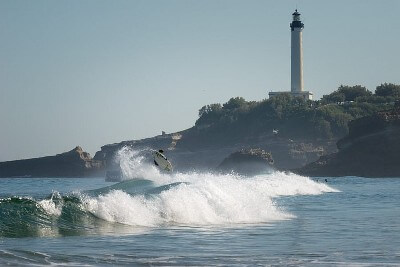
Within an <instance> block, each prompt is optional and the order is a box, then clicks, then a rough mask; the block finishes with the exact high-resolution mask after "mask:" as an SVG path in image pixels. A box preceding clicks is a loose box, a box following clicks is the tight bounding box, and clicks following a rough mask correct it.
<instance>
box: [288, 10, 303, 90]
mask: <svg viewBox="0 0 400 267" xmlns="http://www.w3.org/2000/svg"><path fill="white" fill-rule="evenodd" d="M292 16H293V21H292V23H290V30H291V58H290V59H291V92H292V93H294V94H296V93H299V92H303V29H304V24H303V23H302V22H301V20H300V13H299V12H297V9H296V11H295V12H294V13H293V14H292Z"/></svg>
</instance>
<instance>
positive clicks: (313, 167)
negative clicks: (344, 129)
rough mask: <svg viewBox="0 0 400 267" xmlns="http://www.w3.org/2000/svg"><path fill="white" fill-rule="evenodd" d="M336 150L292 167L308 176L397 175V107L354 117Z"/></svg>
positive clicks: (399, 142)
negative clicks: (300, 165)
mask: <svg viewBox="0 0 400 267" xmlns="http://www.w3.org/2000/svg"><path fill="white" fill-rule="evenodd" d="M337 146H338V149H339V151H338V152H337V153H334V154H331V155H327V156H322V157H321V158H320V159H319V160H317V161H315V162H313V163H310V164H308V165H306V166H304V167H302V168H300V169H297V170H295V171H294V172H297V173H299V174H303V175H309V176H361V177H400V107H397V108H395V109H393V110H391V111H386V112H379V113H377V114H375V115H373V116H369V117H363V118H360V119H358V120H354V121H353V122H351V123H350V124H349V134H348V136H346V137H345V138H343V139H341V140H339V141H338V142H337Z"/></svg>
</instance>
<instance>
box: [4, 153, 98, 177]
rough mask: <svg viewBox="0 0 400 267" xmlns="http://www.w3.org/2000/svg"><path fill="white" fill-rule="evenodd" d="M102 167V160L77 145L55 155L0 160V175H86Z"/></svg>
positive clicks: (90, 174)
mask: <svg viewBox="0 0 400 267" xmlns="http://www.w3.org/2000/svg"><path fill="white" fill-rule="evenodd" d="M103 169H104V164H103V162H102V161H98V160H93V159H92V157H91V156H90V154H89V153H87V152H85V151H83V149H82V148H81V147H80V146H77V147H75V148H74V149H72V150H71V151H68V152H65V153H61V154H57V155H55V156H48V157H41V158H33V159H25V160H14V161H6V162H0V177H87V176H94V175H102V173H101V172H102V171H103Z"/></svg>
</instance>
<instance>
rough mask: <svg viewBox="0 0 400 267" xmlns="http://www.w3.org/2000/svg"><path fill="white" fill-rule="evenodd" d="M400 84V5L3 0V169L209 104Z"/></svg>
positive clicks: (181, 117) (357, 0) (145, 131)
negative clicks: (295, 86) (293, 77)
mask: <svg viewBox="0 0 400 267" xmlns="http://www.w3.org/2000/svg"><path fill="white" fill-rule="evenodd" d="M296 6H297V8H298V9H299V11H300V13H301V14H302V20H303V22H304V24H305V29H304V32H303V47H304V85H305V88H306V89H307V90H310V91H313V92H314V95H315V96H316V98H320V97H321V96H322V95H323V94H327V93H329V92H331V91H333V90H335V89H336V88H337V87H338V86H339V85H340V84H348V85H354V84H362V85H365V86H367V88H369V89H370V90H374V89H375V87H376V85H379V84H380V83H382V82H392V83H397V84H400V48H399V47H400V19H399V13H400V1H397V0H391V1H390V0H379V1H378V0H376V1H368V0H351V1H348V0H337V1H321V0H314V1H311V0H310V1H300V0H297V1H267V0H260V1H256V0H246V1H245V0H243V1H235V0H197V1H191V0H180V1H176V0H159V1H149V0H146V1H111V0H110V1H100V0H96V1H94V0H93V1H70V0H68V1H53V0H48V1H41V0H38V1H18V0H1V1H0V161H4V160H13V159H21V158H29V157H38V156H45V155H53V154H56V153H60V152H63V151H66V150H69V149H72V148H73V147H75V146H76V145H81V146H82V147H83V148H84V149H85V150H87V151H89V152H90V153H91V154H92V155H94V152H95V151H97V150H99V149H100V146H102V145H104V144H109V143H114V142H120V141H122V140H132V139H139V138H145V137H151V136H154V135H158V134H160V133H161V131H162V130H164V131H166V132H174V131H179V130H183V129H186V128H189V127H191V126H193V125H194V122H195V120H196V119H197V117H198V115H197V114H198V110H199V109H200V108H201V107H202V106H203V105H205V104H209V103H224V102H226V101H227V100H229V98H230V97H235V96H243V97H244V98H245V99H247V100H261V99H264V98H267V95H268V91H271V90H274V91H278V90H289V87H290V29H289V23H290V20H291V13H292V12H293V11H294V9H295V8H296Z"/></svg>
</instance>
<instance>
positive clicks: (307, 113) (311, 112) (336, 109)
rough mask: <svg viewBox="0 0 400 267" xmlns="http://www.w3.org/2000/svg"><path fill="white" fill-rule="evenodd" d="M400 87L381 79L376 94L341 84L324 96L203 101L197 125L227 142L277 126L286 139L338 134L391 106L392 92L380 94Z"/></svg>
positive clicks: (332, 136)
mask: <svg viewBox="0 0 400 267" xmlns="http://www.w3.org/2000/svg"><path fill="white" fill-rule="evenodd" d="M399 87H400V86H398V85H393V84H382V85H380V86H378V87H377V91H378V93H380V94H381V95H375V94H372V93H371V92H370V91H368V90H367V89H366V88H365V87H364V86H361V85H355V86H345V85H341V86H340V87H339V88H338V89H337V90H336V91H334V92H333V93H331V94H329V95H325V96H323V98H322V99H321V100H320V101H312V100H305V99H303V98H301V97H293V96H292V95H291V94H289V93H288V94H284V93H283V94H280V95H277V96H274V97H271V98H269V99H265V100H262V101H246V100H245V99H244V98H243V97H234V98H231V99H229V101H228V102H226V103H224V104H222V105H221V104H211V105H206V106H203V107H202V108H201V109H200V110H199V119H198V120H197V121H196V128H197V129H202V130H204V131H206V132H207V133H209V134H210V135H213V136H212V138H214V139H215V140H218V138H222V137H223V139H224V141H227V140H228V139H229V138H231V139H232V140H240V139H241V138H247V137H249V136H259V135H264V136H265V135H268V134H272V130H273V129H279V136H281V137H287V138H313V139H315V138H317V139H318V138H328V139H329V138H340V137H343V136H344V135H346V134H347V133H348V130H349V129H348V123H349V122H350V121H351V120H354V119H357V118H361V117H363V116H368V115H371V114H373V113H375V112H376V111H379V110H383V109H387V108H388V107H389V106H390V105H393V103H394V101H393V99H394V98H393V97H392V96H382V95H396V94H397V89H398V88H399ZM378 88H379V89H378ZM388 105H389V106H388ZM209 138H211V136H209Z"/></svg>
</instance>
